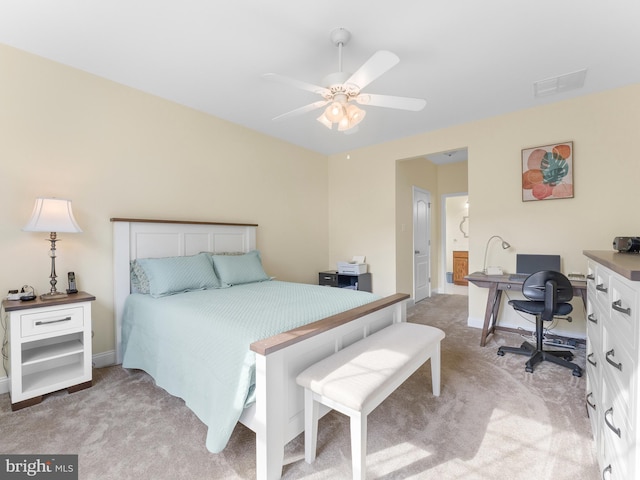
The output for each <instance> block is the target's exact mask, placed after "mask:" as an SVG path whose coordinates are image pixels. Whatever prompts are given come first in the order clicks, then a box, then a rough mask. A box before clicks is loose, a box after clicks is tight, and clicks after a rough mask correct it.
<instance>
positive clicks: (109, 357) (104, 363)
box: [92, 350, 116, 368]
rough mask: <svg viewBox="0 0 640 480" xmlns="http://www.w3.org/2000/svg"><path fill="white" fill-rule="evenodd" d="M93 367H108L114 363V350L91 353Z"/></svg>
mask: <svg viewBox="0 0 640 480" xmlns="http://www.w3.org/2000/svg"><path fill="white" fill-rule="evenodd" d="M92 360H93V367H94V368H102V367H109V366H111V365H115V364H116V351H115V350H109V351H108V352H102V353H97V354H95V355H93V357H92Z"/></svg>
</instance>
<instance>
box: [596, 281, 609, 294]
mask: <svg viewBox="0 0 640 480" xmlns="http://www.w3.org/2000/svg"><path fill="white" fill-rule="evenodd" d="M596 290H598V291H600V292H604V293H607V292H608V291H609V289H608V288H607V287H605V286H604V283H599V284H598V285H596Z"/></svg>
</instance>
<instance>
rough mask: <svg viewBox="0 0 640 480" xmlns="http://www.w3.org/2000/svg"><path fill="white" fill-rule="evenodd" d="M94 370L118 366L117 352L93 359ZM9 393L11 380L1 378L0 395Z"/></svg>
mask: <svg viewBox="0 0 640 480" xmlns="http://www.w3.org/2000/svg"><path fill="white" fill-rule="evenodd" d="M91 360H92V362H93V367H94V368H102V367H108V366H110V365H115V364H116V352H115V350H110V351H108V352H103V353H98V354H96V355H93V356H92V357H91ZM3 393H9V378H8V377H0V394H3Z"/></svg>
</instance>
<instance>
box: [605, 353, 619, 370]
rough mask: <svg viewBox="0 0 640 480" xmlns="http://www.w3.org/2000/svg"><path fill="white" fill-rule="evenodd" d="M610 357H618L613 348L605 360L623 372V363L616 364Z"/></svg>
mask: <svg viewBox="0 0 640 480" xmlns="http://www.w3.org/2000/svg"><path fill="white" fill-rule="evenodd" d="M609 355H611V356H612V357H615V356H616V352H614V351H613V348H612V349H611V350H609V351H608V352H607V354H606V355H605V358H606V359H607V362H609V363H610V364H611V365H613V366H614V367H616V368H617V369H618V370H620V371H622V363H616V362H614V361H613V360H611V359H610V358H609Z"/></svg>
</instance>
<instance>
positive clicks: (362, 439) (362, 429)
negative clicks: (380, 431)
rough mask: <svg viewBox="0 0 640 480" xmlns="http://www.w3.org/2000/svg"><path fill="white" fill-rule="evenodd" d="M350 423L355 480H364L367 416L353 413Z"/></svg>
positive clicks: (365, 472) (365, 473) (365, 471)
mask: <svg viewBox="0 0 640 480" xmlns="http://www.w3.org/2000/svg"><path fill="white" fill-rule="evenodd" d="M350 423H351V465H352V468H353V480H364V479H365V478H366V475H367V416H366V415H364V414H363V413H362V412H353V413H352V414H351V422H350Z"/></svg>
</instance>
